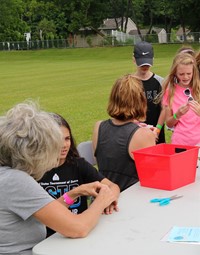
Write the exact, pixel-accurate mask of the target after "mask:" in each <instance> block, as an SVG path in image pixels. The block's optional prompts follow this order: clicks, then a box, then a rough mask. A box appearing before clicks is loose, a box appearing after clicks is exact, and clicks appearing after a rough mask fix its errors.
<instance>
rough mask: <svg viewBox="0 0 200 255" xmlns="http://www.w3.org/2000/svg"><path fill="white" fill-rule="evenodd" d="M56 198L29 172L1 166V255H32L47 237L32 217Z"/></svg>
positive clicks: (39, 224)
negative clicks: (35, 247)
mask: <svg viewBox="0 0 200 255" xmlns="http://www.w3.org/2000/svg"><path fill="white" fill-rule="evenodd" d="M53 200H54V199H53V198H52V197H51V196H49V194H48V193H47V192H46V191H45V190H44V189H43V188H42V187H41V186H40V185H39V184H38V183H37V182H36V181H35V180H34V179H33V178H32V177H31V176H29V175H28V174H27V173H25V172H23V171H20V170H16V169H11V168H9V167H2V166H0V255H1V254H12V255H14V254H20V255H22V254H23V255H30V254H32V252H31V250H32V248H33V246H34V245H36V244H37V243H38V242H40V241H42V240H43V239H45V237H46V227H45V226H44V225H43V224H41V223H40V222H39V221H37V220H36V219H35V218H34V217H33V216H32V215H33V213H35V212H36V211H38V210H39V209H40V208H42V207H44V206H45V205H47V204H48V203H50V202H51V201H53Z"/></svg>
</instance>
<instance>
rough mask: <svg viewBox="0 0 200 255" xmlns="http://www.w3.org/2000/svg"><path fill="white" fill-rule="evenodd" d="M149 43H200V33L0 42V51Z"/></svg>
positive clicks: (118, 34) (92, 36)
mask: <svg viewBox="0 0 200 255" xmlns="http://www.w3.org/2000/svg"><path fill="white" fill-rule="evenodd" d="M141 40H144V41H147V42H150V43H200V33H191V32H190V34H187V35H186V36H185V37H184V36H183V35H180V36H177V35H176V34H173V33H172V34H150V35H140V36H139V35H128V34H125V33H122V32H115V33H113V34H111V35H107V36H104V37H102V36H100V35H89V36H80V35H77V36H74V37H70V38H67V39H55V40H36V41H19V42H0V50H1V51H2V50H3V51H10V50H39V49H52V48H87V47H97V46H98V47H104V46H125V45H134V44H135V43H136V42H138V41H141Z"/></svg>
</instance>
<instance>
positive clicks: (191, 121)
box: [162, 84, 200, 146]
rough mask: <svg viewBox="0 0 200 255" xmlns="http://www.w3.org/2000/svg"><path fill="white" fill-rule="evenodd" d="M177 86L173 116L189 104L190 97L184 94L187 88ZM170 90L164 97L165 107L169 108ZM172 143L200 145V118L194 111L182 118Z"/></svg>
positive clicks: (175, 128) (176, 127) (173, 103)
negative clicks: (182, 106) (181, 107)
mask: <svg viewBox="0 0 200 255" xmlns="http://www.w3.org/2000/svg"><path fill="white" fill-rule="evenodd" d="M174 86H175V93H174V98H173V102H172V112H173V114H174V113H176V112H177V110H178V108H179V107H180V106H181V105H184V104H186V103H187V102H188V97H187V96H186V95H185V94H184V90H185V88H183V87H180V86H179V85H177V84H174ZM167 98H168V90H167V91H166V92H165V94H164V97H163V102H162V103H163V105H165V106H168V102H167ZM171 143H173V144H184V145H191V146H194V145H197V144H200V116H198V115H196V114H195V113H194V112H193V111H192V110H190V109H189V111H188V112H187V113H186V114H184V115H183V116H181V118H180V119H179V121H178V122H177V124H176V126H175V127H174V132H173V134H172V137H171Z"/></svg>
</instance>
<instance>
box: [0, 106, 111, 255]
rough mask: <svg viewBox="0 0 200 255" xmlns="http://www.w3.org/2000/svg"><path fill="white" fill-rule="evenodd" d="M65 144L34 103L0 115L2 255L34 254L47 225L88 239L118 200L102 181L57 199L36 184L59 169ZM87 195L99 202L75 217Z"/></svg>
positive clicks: (48, 117) (0, 242) (45, 114)
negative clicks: (74, 209) (81, 198)
mask: <svg viewBox="0 0 200 255" xmlns="http://www.w3.org/2000/svg"><path fill="white" fill-rule="evenodd" d="M62 141H63V136H62V133H61V130H60V127H59V126H58V124H57V123H56V122H55V120H54V119H53V118H52V117H51V116H50V114H48V113H47V112H44V111H41V110H40V109H39V107H38V106H37V105H36V104H35V103H33V102H25V103H21V104H18V105H16V106H14V107H13V108H12V109H11V110H9V111H8V112H7V114H6V115H5V116H2V117H0V194H1V196H0V254H13V255H14V254H23V255H29V254H31V250H32V247H33V246H34V245H36V244H37V243H38V242H40V241H42V240H43V239H44V238H45V237H46V227H45V225H46V226H48V227H50V228H52V229H54V230H55V231H57V232H59V233H61V234H62V235H64V236H65V237H71V238H78V237H85V236H87V235H88V233H89V232H90V231H91V230H92V229H93V228H94V227H95V225H96V224H97V222H98V220H99V217H100V215H101V214H102V212H103V210H104V209H105V208H106V207H107V206H108V205H110V204H111V203H112V202H113V201H114V200H115V198H114V195H113V193H112V191H111V190H110V188H109V187H108V186H106V185H103V184H101V183H99V182H93V183H90V184H86V185H84V187H82V186H79V187H78V188H77V189H74V190H71V191H69V192H67V193H65V194H64V195H63V196H62V197H60V198H59V199H57V200H54V199H53V198H52V197H51V196H50V195H49V194H48V193H47V192H46V191H45V190H44V189H43V188H42V187H41V186H40V185H39V184H38V183H37V180H39V179H40V178H41V177H42V176H43V175H44V173H45V172H46V171H48V170H50V169H52V168H53V167H56V166H57V165H58V158H59V155H60V150H61V147H62V143H63V142H62ZM85 193H86V194H90V195H92V196H95V197H96V199H95V200H94V202H93V203H92V204H91V206H90V207H89V208H88V209H87V210H86V211H84V212H83V213H82V214H79V215H74V214H72V213H71V211H70V210H68V207H69V205H71V204H72V203H73V201H74V200H75V199H76V198H77V197H78V196H80V195H84V194H85Z"/></svg>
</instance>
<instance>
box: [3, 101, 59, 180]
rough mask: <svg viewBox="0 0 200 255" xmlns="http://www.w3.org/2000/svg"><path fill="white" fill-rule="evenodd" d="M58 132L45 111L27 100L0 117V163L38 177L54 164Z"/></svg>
mask: <svg viewBox="0 0 200 255" xmlns="http://www.w3.org/2000/svg"><path fill="white" fill-rule="evenodd" d="M62 139H63V136H62V132H61V130H60V127H59V126H58V124H57V123H56V121H55V120H54V119H53V118H52V116H50V114H49V113H47V112H45V111H42V110H40V109H39V106H38V104H36V103H34V102H32V101H28V102H24V103H20V104H17V105H16V106H14V107H13V108H12V109H10V110H9V111H8V112H7V114H6V115H5V116H2V117H0V165H2V166H9V167H11V168H13V169H19V170H22V171H25V172H27V173H28V174H29V175H31V176H32V177H33V178H34V179H35V180H39V179H40V178H41V177H42V176H43V175H44V173H45V172H46V171H48V170H50V169H52V168H53V167H56V166H57V165H58V159H59V155H60V151H61V147H62Z"/></svg>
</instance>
